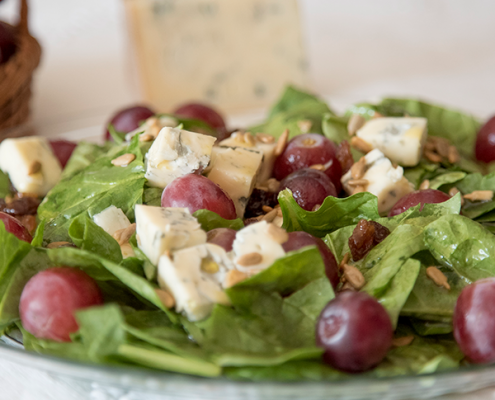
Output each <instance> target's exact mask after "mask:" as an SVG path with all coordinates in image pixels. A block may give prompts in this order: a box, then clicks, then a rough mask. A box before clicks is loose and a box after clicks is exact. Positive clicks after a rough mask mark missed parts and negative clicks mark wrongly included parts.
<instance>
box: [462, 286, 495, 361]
mask: <svg viewBox="0 0 495 400" xmlns="http://www.w3.org/2000/svg"><path fill="white" fill-rule="evenodd" d="M493 304H495V278H487V279H482V280H480V281H477V282H475V283H473V284H471V285H469V286H466V287H465V288H464V289H463V290H462V292H461V294H460V295H459V297H458V299H457V303H456V306H455V310H454V320H453V324H454V337H455V340H456V342H457V344H458V345H459V347H460V349H461V351H462V352H463V353H464V355H465V356H466V357H467V358H468V359H469V360H470V361H471V362H473V363H477V364H485V363H493V362H495V308H494V307H493Z"/></svg>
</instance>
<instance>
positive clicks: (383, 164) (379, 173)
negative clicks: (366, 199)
mask: <svg viewBox="0 0 495 400" xmlns="http://www.w3.org/2000/svg"><path fill="white" fill-rule="evenodd" d="M364 157H365V161H366V167H365V168H366V171H365V173H364V175H363V177H362V179H366V180H367V181H368V184H367V185H366V186H365V190H366V191H368V192H370V193H372V194H374V195H375V196H377V197H378V212H379V213H380V214H385V213H387V212H388V211H390V209H391V208H392V207H393V206H394V204H395V203H397V201H398V200H399V199H400V198H402V197H404V196H405V195H406V194H408V193H411V192H412V191H413V190H414V186H413V185H412V183H411V182H409V181H408V180H407V179H406V178H405V177H404V169H403V168H402V167H399V166H398V167H396V168H394V166H393V165H392V162H391V161H390V160H389V159H388V158H387V157H385V156H384V155H383V153H382V152H381V151H380V150H378V149H375V150H372V151H370V152H369V153H368V154H366V156H364ZM351 180H352V178H351V171H348V172H347V173H346V174H345V175H344V176H343V177H342V185H343V186H344V190H345V191H346V192H347V193H348V194H353V193H354V190H355V188H354V187H352V186H350V185H349V181H351Z"/></svg>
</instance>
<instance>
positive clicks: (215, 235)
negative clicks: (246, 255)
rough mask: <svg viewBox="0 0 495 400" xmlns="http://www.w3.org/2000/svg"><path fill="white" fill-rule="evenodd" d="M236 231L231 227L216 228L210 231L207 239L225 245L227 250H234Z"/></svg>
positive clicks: (209, 241) (221, 245)
mask: <svg viewBox="0 0 495 400" xmlns="http://www.w3.org/2000/svg"><path fill="white" fill-rule="evenodd" d="M236 233H237V232H236V231H234V230H233V229H230V228H216V229H212V230H211V231H208V233H207V234H206V241H207V242H208V243H213V244H216V245H218V246H220V247H223V248H224V249H225V251H227V252H228V251H232V244H233V243H234V239H235V235H236Z"/></svg>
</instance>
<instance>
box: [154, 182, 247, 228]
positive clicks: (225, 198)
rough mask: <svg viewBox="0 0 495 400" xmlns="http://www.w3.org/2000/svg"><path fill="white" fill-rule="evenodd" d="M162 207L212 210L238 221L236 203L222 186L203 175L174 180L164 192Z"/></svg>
mask: <svg viewBox="0 0 495 400" xmlns="http://www.w3.org/2000/svg"><path fill="white" fill-rule="evenodd" d="M162 207H183V208H188V209H189V211H190V212H191V214H192V213H193V212H195V211H197V210H210V211H213V212H215V213H217V214H218V215H220V216H221V217H222V218H225V219H236V218H237V214H236V211H235V206H234V202H233V201H232V199H231V198H230V197H229V195H228V194H227V193H225V192H224V191H223V190H222V189H221V188H220V186H218V185H217V184H215V183H214V182H212V181H210V180H209V179H208V178H205V177H204V176H201V175H196V174H189V175H184V176H181V177H179V178H176V179H174V180H173V181H172V182H171V183H170V184H169V185H167V187H166V188H165V190H164V191H163V194H162Z"/></svg>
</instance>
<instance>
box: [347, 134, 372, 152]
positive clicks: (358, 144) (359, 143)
mask: <svg viewBox="0 0 495 400" xmlns="http://www.w3.org/2000/svg"><path fill="white" fill-rule="evenodd" d="M351 146H352V147H354V148H355V149H357V150H359V151H360V152H362V153H365V154H367V153H369V152H370V151H371V150H373V146H372V145H371V144H369V143H368V142H366V141H364V140H363V139H361V138H360V137H357V136H353V137H352V138H351Z"/></svg>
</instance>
